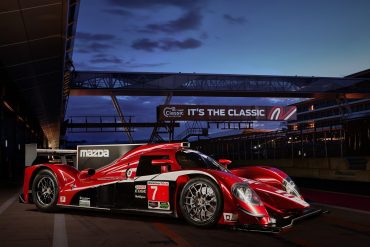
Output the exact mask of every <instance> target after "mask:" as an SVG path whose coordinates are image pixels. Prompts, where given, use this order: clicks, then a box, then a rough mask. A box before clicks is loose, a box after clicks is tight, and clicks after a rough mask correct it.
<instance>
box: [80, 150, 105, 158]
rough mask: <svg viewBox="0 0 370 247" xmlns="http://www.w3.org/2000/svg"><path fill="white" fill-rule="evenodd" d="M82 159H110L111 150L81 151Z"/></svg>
mask: <svg viewBox="0 0 370 247" xmlns="http://www.w3.org/2000/svg"><path fill="white" fill-rule="evenodd" d="M80 157H86V158H93V157H98V158H108V157H109V150H108V149H84V150H80Z"/></svg>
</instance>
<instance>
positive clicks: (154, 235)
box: [0, 189, 370, 247]
mask: <svg viewBox="0 0 370 247" xmlns="http://www.w3.org/2000/svg"><path fill="white" fill-rule="evenodd" d="M17 193H18V189H0V209H1V208H2V211H0V213H1V214H0V246H2V247H7V246H27V247H30V246H38V247H40V246H53V247H59V246H60V247H66V246H71V247H81V246H82V247H87V246H89V247H90V246H223V247H225V246H248V247H249V246H259V247H261V246H351V247H354V246H369V245H370V213H369V212H361V211H356V210H348V209H340V208H332V207H327V206H321V208H324V209H327V210H330V214H327V215H322V216H320V217H316V218H313V219H309V220H306V221H304V222H301V223H299V224H297V225H295V226H294V227H293V228H291V229H289V230H288V231H286V232H283V233H279V234H262V233H255V232H239V231H232V230H228V229H225V228H223V227H217V228H215V229H199V228H196V227H193V226H190V225H188V224H186V223H185V222H184V221H182V220H179V219H172V218H163V217H150V216H143V215H127V214H117V213H114V214H113V213H107V212H88V211H81V210H72V209H68V210H67V209H65V210H62V211H61V212H59V213H56V214H54V213H41V212H39V211H37V210H36V207H35V206H34V205H32V204H20V203H18V200H15V199H14V197H15V196H16V195H17Z"/></svg>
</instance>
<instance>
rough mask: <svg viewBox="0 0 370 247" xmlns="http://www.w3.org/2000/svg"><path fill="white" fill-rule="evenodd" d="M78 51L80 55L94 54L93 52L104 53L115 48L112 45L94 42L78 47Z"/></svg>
mask: <svg viewBox="0 0 370 247" xmlns="http://www.w3.org/2000/svg"><path fill="white" fill-rule="evenodd" d="M76 48H77V49H76V51H77V52H80V53H92V52H103V51H106V50H107V49H111V48H113V46H112V45H109V44H104V43H100V42H92V43H87V44H84V45H78V46H77V47H76Z"/></svg>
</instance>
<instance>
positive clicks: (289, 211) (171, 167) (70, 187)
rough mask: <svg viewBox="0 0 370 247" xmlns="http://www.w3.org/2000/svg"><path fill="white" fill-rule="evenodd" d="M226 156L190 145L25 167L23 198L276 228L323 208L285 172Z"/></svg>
mask: <svg viewBox="0 0 370 247" xmlns="http://www.w3.org/2000/svg"><path fill="white" fill-rule="evenodd" d="M230 162H231V161H229V160H219V161H216V160H214V159H213V158H211V157H209V156H207V155H205V154H203V153H201V152H198V151H195V150H191V149H189V145H188V144H187V143H171V144H148V145H142V146H138V147H136V148H134V149H132V150H131V151H129V152H127V153H126V154H124V155H123V156H122V157H121V158H118V159H117V160H115V161H114V162H112V163H111V164H109V165H106V166H104V167H101V168H99V169H97V170H95V169H84V170H82V171H78V170H77V169H75V168H74V167H72V166H69V165H62V164H40V165H34V166H30V167H27V168H26V170H25V178H24V187H23V193H22V194H21V195H20V201H21V202H24V203H34V204H36V206H37V208H38V209H39V210H41V211H45V212H50V211H54V210H56V209H58V208H65V207H68V208H69V207H72V208H84V209H101V210H109V211H120V212H144V213H153V214H160V215H169V216H173V217H182V218H184V219H185V220H186V221H187V222H189V223H190V224H192V225H195V226H200V227H210V226H213V225H215V224H222V225H229V226H233V227H234V228H236V229H242V230H255V231H272V232H278V231H280V230H281V229H284V228H287V227H290V226H291V225H292V224H293V223H294V221H296V220H298V219H302V218H306V217H308V216H313V215H317V214H321V213H322V211H321V210H320V209H313V208H311V207H310V205H309V204H308V203H307V202H306V201H304V199H303V197H302V195H300V193H299V191H298V189H297V187H296V185H295V184H294V182H293V181H292V180H291V179H290V177H289V176H288V175H286V174H285V173H284V172H282V171H280V170H278V169H276V168H272V167H266V166H255V167H244V168H238V169H231V170H228V169H227V165H228V164H230Z"/></svg>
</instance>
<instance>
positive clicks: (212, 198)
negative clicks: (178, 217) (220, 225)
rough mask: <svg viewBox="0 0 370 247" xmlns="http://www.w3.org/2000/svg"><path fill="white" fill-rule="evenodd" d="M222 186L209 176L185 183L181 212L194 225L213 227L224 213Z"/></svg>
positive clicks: (181, 199) (181, 197) (181, 198)
mask: <svg viewBox="0 0 370 247" xmlns="http://www.w3.org/2000/svg"><path fill="white" fill-rule="evenodd" d="M222 207H223V201H222V195H221V191H220V188H219V187H218V186H217V184H215V183H214V182H213V181H211V180H210V179H208V178H193V179H191V180H189V182H188V183H187V184H186V185H185V187H184V189H183V190H182V192H181V196H180V208H181V213H182V215H183V216H184V218H185V220H186V221H187V222H189V223H190V224H192V225H196V226H200V227H211V226H213V225H215V224H216V223H217V221H218V219H219V218H220V215H221V213H222Z"/></svg>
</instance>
